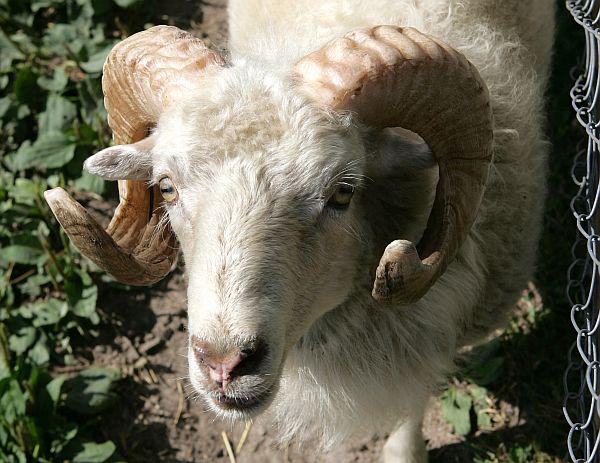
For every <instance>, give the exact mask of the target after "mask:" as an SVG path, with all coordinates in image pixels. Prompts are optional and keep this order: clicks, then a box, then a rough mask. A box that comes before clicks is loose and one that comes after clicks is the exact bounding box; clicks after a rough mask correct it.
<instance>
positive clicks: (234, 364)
mask: <svg viewBox="0 0 600 463" xmlns="http://www.w3.org/2000/svg"><path fill="white" fill-rule="evenodd" d="M553 5H554V1H553V0H530V1H527V2H524V1H522V0H503V1H502V2H500V1H498V0H462V1H454V0H371V1H358V0H344V1H342V0H305V1H299V0H264V1H258V0H235V1H231V2H230V6H229V19H230V31H231V37H230V44H229V49H230V53H229V56H227V57H223V56H222V55H221V54H219V53H218V52H217V51H214V50H212V49H211V48H210V47H209V46H207V45H206V44H204V43H203V42H202V41H201V40H199V39H196V38H194V37H193V36H192V35H190V34H187V33H185V32H182V31H180V30H178V29H176V28H174V27H166V26H158V27H153V28H151V29H149V30H147V31H144V32H141V33H138V34H135V35H133V36H131V37H129V38H127V39H126V40H124V41H122V42H121V43H119V44H118V45H116V46H115V47H114V49H113V51H112V52H111V53H110V55H109V57H108V59H107V61H106V64H105V67H104V76H103V87H104V92H105V105H106V108H107V110H108V115H109V124H110V126H111V128H112V131H113V134H114V138H115V140H116V143H117V145H115V146H112V147H110V148H107V149H104V150H102V151H100V152H98V153H97V154H95V155H93V156H91V157H90V158H89V159H88V160H87V162H86V163H85V167H86V169H88V170H89V171H90V172H92V173H94V174H97V175H100V176H102V177H104V178H105V179H109V180H119V188H120V197H121V202H120V204H119V206H118V208H117V210H116V212H115V215H114V218H113V219H112V222H111V224H110V226H109V227H108V229H107V230H106V231H105V230H103V229H102V228H101V227H100V226H99V225H98V224H97V223H96V222H95V221H94V220H93V219H92V218H91V217H90V216H89V215H88V214H87V212H86V211H85V209H84V208H83V207H81V206H80V205H79V204H77V203H76V202H75V201H74V200H73V199H71V198H70V196H69V195H68V194H67V193H66V192H65V191H63V190H60V189H54V190H50V191H49V192H47V194H46V198H47V200H48V202H49V204H50V206H51V207H52V209H53V211H54V213H55V215H56V217H57V218H58V221H59V222H60V223H61V224H62V226H63V227H64V229H65V230H66V232H67V233H68V235H69V236H70V238H71V239H72V240H73V242H74V243H75V244H76V245H77V246H78V247H79V249H80V250H81V251H82V252H83V254H85V255H87V256H88V257H90V258H91V259H92V260H93V261H94V262H96V263H97V264H98V265H99V266H100V267H102V268H103V269H104V270H106V271H107V272H109V273H110V274H112V275H113V276H114V277H115V278H116V279H117V280H120V281H122V282H125V283H129V284H137V285H149V284H152V283H154V282H156V281H158V280H160V279H161V278H163V277H164V276H165V275H166V274H167V273H168V272H169V271H170V270H171V269H172V267H173V266H174V262H175V260H176V257H177V255H178V248H179V246H181V250H182V254H183V258H184V261H185V267H186V272H187V274H188V276H189V283H188V289H187V293H188V306H189V307H188V313H189V336H190V337H189V339H190V342H189V351H188V357H189V370H190V377H191V380H192V384H193V386H194V388H195V389H197V390H198V391H199V392H200V393H201V394H202V396H203V397H204V398H205V400H206V402H207V403H208V404H209V405H210V407H211V408H212V409H213V410H214V411H215V412H217V413H218V414H220V415H222V416H223V417H226V418H231V419H248V418H250V417H252V416H254V415H256V414H258V413H261V412H265V413H266V414H267V415H269V416H270V418H271V419H272V420H273V422H274V423H275V424H276V425H277V429H278V430H279V432H280V437H281V439H282V440H283V441H289V440H296V441H307V440H316V441H318V442H319V443H320V444H321V445H322V446H323V447H326V448H327V447H329V448H330V447H332V446H334V445H337V444H338V443H340V442H341V441H343V440H344V439H345V438H347V437H349V436H351V435H353V434H356V433H358V432H364V430H372V431H376V432H391V431H394V432H393V433H392V434H391V437H390V439H389V440H388V442H387V444H386V446H385V448H384V458H385V459H386V461H399V462H422V461H425V459H426V452H425V446H424V443H423V440H422V437H421V429H420V428H421V421H422V416H423V412H424V408H425V406H426V402H427V400H428V397H429V396H430V394H431V392H432V391H434V390H435V388H436V387H437V386H438V385H439V384H440V382H442V381H443V380H444V378H445V377H446V376H447V375H448V374H449V373H450V372H451V371H452V369H453V366H454V363H455V360H456V358H457V350H458V348H459V347H460V346H463V345H465V344H469V343H474V342H477V341H478V340H481V339H482V337H484V336H485V335H486V334H487V333H489V332H490V331H491V330H492V329H494V328H496V327H498V326H500V325H501V324H502V322H503V320H504V318H505V317H506V314H507V312H508V309H509V308H510V307H511V305H512V304H513V303H514V301H515V300H516V298H517V297H518V295H519V292H520V290H521V289H522V288H523V287H524V286H525V284H526V281H527V279H528V278H529V277H530V276H531V273H532V268H533V265H534V260H535V254H536V242H537V240H538V236H539V232H540V227H541V212H540V211H541V210H542V204H543V200H544V195H545V190H546V186H545V173H546V152H547V143H546V142H545V140H544V137H543V133H542V127H543V121H544V116H543V99H542V97H543V93H544V89H545V85H546V80H547V77H548V72H549V65H550V54H551V46H552V36H553V26H554V24H553V14H554V11H553ZM132 316H135V315H134V314H132Z"/></svg>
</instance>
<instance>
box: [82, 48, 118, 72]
mask: <svg viewBox="0 0 600 463" xmlns="http://www.w3.org/2000/svg"><path fill="white" fill-rule="evenodd" d="M115 43H116V42H110V43H109V44H107V45H105V46H104V47H103V48H101V49H100V50H99V51H97V52H96V53H94V54H93V55H91V56H90V58H89V59H88V60H87V61H86V62H85V63H83V64H82V65H81V68H82V69H83V70H84V71H85V72H87V73H88V74H100V73H101V72H102V67H103V66H104V61H106V57H107V56H108V54H109V52H110V51H111V50H112V48H113V47H114V46H115Z"/></svg>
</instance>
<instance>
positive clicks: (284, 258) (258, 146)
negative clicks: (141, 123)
mask: <svg viewBox="0 0 600 463" xmlns="http://www.w3.org/2000/svg"><path fill="white" fill-rule="evenodd" d="M234 84H235V81H234V82H232V83H231V87H228V86H227V80H221V82H220V83H219V87H220V88H219V89H218V91H217V90H215V91H213V92H207V93H206V94H204V95H198V96H197V97H195V98H194V99H192V100H190V101H189V102H187V103H184V104H183V105H181V106H179V107H177V108H176V109H174V110H172V111H170V112H168V113H166V114H165V115H164V117H163V118H162V119H161V121H160V124H159V126H158V129H157V131H156V133H155V135H154V138H155V140H156V144H155V146H154V147H153V149H152V158H153V180H154V182H156V183H157V184H158V185H159V186H160V188H161V190H162V192H163V196H164V197H165V207H166V208H167V211H168V216H169V219H170V222H171V225H172V227H173V229H174V231H175V232H176V234H177V236H178V238H179V241H180V243H181V246H182V249H183V254H184V259H185V265H186V269H187V274H188V276H189V287H188V313H189V332H190V343H189V353H188V355H189V365H190V378H191V381H192V384H193V385H194V387H195V388H196V389H197V390H199V391H201V392H203V393H204V395H205V397H206V399H207V400H208V402H209V403H210V404H211V406H212V408H214V409H215V410H217V411H222V412H225V413H226V414H227V415H228V416H235V415H239V414H240V413H242V414H247V413H251V412H254V411H258V410H260V409H261V408H262V407H263V406H264V405H266V404H267V403H268V402H269V397H270V396H271V395H272V394H273V393H274V391H275V389H276V388H277V383H278V377H279V372H280V370H281V367H282V363H283V361H284V359H285V355H286V352H287V350H288V349H289V348H290V347H291V346H292V345H293V344H294V343H296V342H297V340H298V339H299V338H300V336H302V334H303V333H304V332H305V331H306V330H307V328H308V327H309V326H310V325H311V323H312V322H313V321H314V320H316V319H317V318H318V317H319V316H321V315H322V314H323V313H325V312H326V311H328V310H331V309H332V308H334V307H335V306H336V305H339V304H340V303H342V302H343V301H344V299H345V298H346V297H347V296H348V293H349V291H350V289H351V285H352V280H353V276H354V275H353V272H354V269H356V264H355V262H356V260H357V259H358V257H359V253H360V252H361V240H362V238H361V234H362V232H361V226H360V211H359V208H358V207H357V204H356V199H357V197H358V196H359V195H360V189H361V184H362V181H363V175H362V170H363V162H364V159H363V157H364V153H363V148H362V145H361V143H360V141H359V140H357V139H356V135H355V133H354V130H355V129H353V128H351V127H349V126H348V123H347V121H343V120H340V119H339V118H336V117H332V116H331V115H326V114H325V113H323V112H321V111H320V110H317V109H315V108H314V107H313V108H311V107H308V106H307V105H306V104H305V103H304V102H303V101H302V100H301V99H299V98H298V97H290V96H288V95H287V94H285V93H284V92H283V91H282V90H281V88H280V86H279V85H278V84H276V83H275V82H273V83H271V84H269V83H268V82H267V85H265V83H264V82H261V83H259V84H256V85H254V86H253V85H252V83H251V82H248V81H246V82H245V83H244V86H243V87H242V86H240V87H235V85H234ZM240 88H243V90H240Z"/></svg>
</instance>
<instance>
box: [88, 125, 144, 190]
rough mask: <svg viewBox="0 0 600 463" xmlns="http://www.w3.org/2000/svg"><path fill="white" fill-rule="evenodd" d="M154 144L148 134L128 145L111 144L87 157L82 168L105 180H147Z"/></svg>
mask: <svg viewBox="0 0 600 463" xmlns="http://www.w3.org/2000/svg"><path fill="white" fill-rule="evenodd" d="M154 144H155V140H154V137H153V136H152V135H150V136H149V137H146V138H144V139H143V140H140V141H138V142H136V143H132V144H130V145H116V146H111V147H110V148H106V149H103V150H102V151H99V152H97V153H96V154H94V155H93V156H90V157H89V158H87V159H86V161H85V162H84V163H83V168H84V169H85V170H87V171H88V172H90V173H92V174H95V175H98V176H100V177H102V178H104V179H105V180H148V179H149V178H150V177H151V175H152V148H153V147H154Z"/></svg>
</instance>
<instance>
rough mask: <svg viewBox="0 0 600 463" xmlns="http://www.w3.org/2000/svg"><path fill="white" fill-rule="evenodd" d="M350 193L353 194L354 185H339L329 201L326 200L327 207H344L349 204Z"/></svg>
mask: <svg viewBox="0 0 600 463" xmlns="http://www.w3.org/2000/svg"><path fill="white" fill-rule="evenodd" d="M352 195H354V186H352V185H347V184H342V185H339V186H338V187H337V189H336V190H335V192H334V193H333V194H332V195H331V197H330V198H329V201H327V207H332V208H334V209H346V208H347V207H348V206H349V205H350V201H351V200H352Z"/></svg>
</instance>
